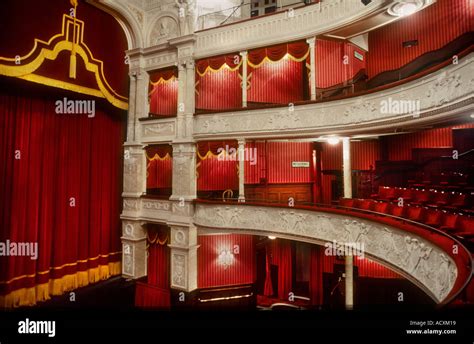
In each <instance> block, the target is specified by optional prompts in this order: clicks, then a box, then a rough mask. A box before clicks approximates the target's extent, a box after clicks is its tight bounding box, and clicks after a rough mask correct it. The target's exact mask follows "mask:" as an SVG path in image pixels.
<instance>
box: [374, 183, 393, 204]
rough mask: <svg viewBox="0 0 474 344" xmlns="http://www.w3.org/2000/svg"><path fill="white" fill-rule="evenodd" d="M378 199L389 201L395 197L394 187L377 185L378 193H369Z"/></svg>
mask: <svg viewBox="0 0 474 344" xmlns="http://www.w3.org/2000/svg"><path fill="white" fill-rule="evenodd" d="M371 197H372V198H374V199H377V200H379V201H391V200H392V199H394V198H395V188H393V187H390V186H379V193H378V194H373V195H371Z"/></svg>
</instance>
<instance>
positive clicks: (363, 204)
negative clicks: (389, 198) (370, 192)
mask: <svg viewBox="0 0 474 344" xmlns="http://www.w3.org/2000/svg"><path fill="white" fill-rule="evenodd" d="M374 206H375V201H374V200H371V199H358V200H356V201H355V203H354V207H355V208H358V209H363V210H373V209H374Z"/></svg>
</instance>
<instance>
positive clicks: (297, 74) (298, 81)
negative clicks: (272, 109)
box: [247, 59, 306, 104]
mask: <svg viewBox="0 0 474 344" xmlns="http://www.w3.org/2000/svg"><path fill="white" fill-rule="evenodd" d="M303 68H306V67H305V63H304V62H295V61H293V60H290V59H288V60H286V59H282V60H280V61H278V62H266V63H264V64H263V65H262V66H260V67H259V68H257V69H253V68H251V67H249V70H248V73H249V82H250V87H249V89H248V94H247V97H248V101H249V102H260V103H274V104H288V103H291V102H296V101H301V100H304V87H303V80H304V79H303ZM305 72H306V70H305Z"/></svg>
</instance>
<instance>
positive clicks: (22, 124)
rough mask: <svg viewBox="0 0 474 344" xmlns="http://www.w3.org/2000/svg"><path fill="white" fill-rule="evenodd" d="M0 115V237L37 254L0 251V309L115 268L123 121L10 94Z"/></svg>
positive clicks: (54, 292)
mask: <svg viewBox="0 0 474 344" xmlns="http://www.w3.org/2000/svg"><path fill="white" fill-rule="evenodd" d="M0 113H1V114H2V115H1V116H0V161H2V162H3V163H2V165H1V167H0V180H1V182H0V209H2V211H0V241H2V242H5V240H7V239H8V240H10V242H16V243H33V244H34V243H37V259H36V260H35V259H31V257H29V256H21V257H19V256H10V257H0V308H1V307H2V306H6V307H18V306H28V305H34V304H35V303H36V302H38V301H44V300H48V299H50V297H51V295H61V294H63V293H65V292H66V291H69V290H72V289H75V288H78V287H81V286H86V285H88V284H89V283H94V282H97V281H99V280H101V279H106V278H108V277H110V276H111V275H117V274H120V270H121V269H120V257H121V252H120V251H121V248H120V218H119V215H120V203H119V202H120V201H119V200H120V190H121V189H120V176H121V169H120V168H118V166H120V165H121V156H122V153H121V152H122V142H123V141H122V121H121V120H120V119H119V118H113V117H111V116H109V115H107V114H106V113H104V112H103V111H102V110H100V109H96V114H95V117H94V118H88V117H87V116H86V115H74V116H72V115H58V114H56V112H55V102H54V101H52V100H45V99H31V98H26V97H24V96H14V95H0Z"/></svg>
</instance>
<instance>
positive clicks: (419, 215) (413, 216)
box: [408, 207, 425, 222]
mask: <svg viewBox="0 0 474 344" xmlns="http://www.w3.org/2000/svg"><path fill="white" fill-rule="evenodd" d="M424 216H425V209H424V208H422V207H408V219H409V220H412V221H415V222H423V220H424Z"/></svg>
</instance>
